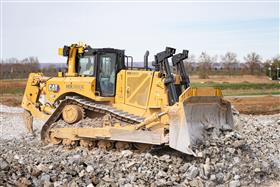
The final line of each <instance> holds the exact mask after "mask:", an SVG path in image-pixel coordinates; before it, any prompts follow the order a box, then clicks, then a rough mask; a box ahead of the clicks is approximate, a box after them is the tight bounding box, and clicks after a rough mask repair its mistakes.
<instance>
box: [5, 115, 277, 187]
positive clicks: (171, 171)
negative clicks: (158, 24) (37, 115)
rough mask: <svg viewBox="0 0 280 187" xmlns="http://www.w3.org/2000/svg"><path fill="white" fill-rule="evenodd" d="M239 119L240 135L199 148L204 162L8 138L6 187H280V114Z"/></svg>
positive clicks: (224, 135)
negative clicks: (273, 185) (273, 186)
mask: <svg viewBox="0 0 280 187" xmlns="http://www.w3.org/2000/svg"><path fill="white" fill-rule="evenodd" d="M13 115H16V116H18V113H14V114H11V113H5V112H2V113H1V116H2V117H4V118H5V121H4V124H5V126H2V127H3V129H4V130H3V132H5V134H6V133H17V135H18V134H19V132H15V131H14V130H11V131H10V128H7V127H6V125H10V126H17V127H19V129H21V127H20V126H23V124H22V121H21V120H20V119H19V118H16V117H15V119H17V120H18V121H13V120H15V119H13V118H10V117H7V116H13ZM234 118H235V128H236V129H235V130H234V131H228V132H219V131H212V132H208V133H209V135H211V136H209V139H208V140H207V141H206V142H205V145H201V146H200V147H197V153H198V155H199V157H198V158H195V157H192V156H189V155H184V154H181V153H179V152H177V151H174V150H171V149H169V148H166V147H161V148H159V147H158V148H155V149H152V150H151V151H149V152H145V153H137V152H133V151H131V150H124V151H121V152H118V151H116V150H110V151H102V150H99V149H97V148H94V149H92V150H87V149H85V148H82V147H77V148H75V149H73V150H65V149H64V148H63V147H62V146H51V145H47V146H43V145H42V144H41V143H40V137H39V131H38V130H37V131H36V133H35V135H27V134H25V135H22V136H20V137H18V136H17V137H14V138H11V137H10V136H6V135H4V134H3V132H2V134H1V139H0V152H1V156H0V186H1V185H2V186H15V185H19V186H46V187H47V186H70V187H76V186H88V187H90V186H126V187H130V186H177V185H179V186H196V187H203V186H209V187H210V186H213V187H214V186H229V187H238V186H262V185H264V184H268V183H270V182H276V181H280V175H279V174H280V153H279V150H280V144H279V142H280V132H279V131H280V114H277V115H269V116H249V115H235V116H234ZM9 120H12V121H9ZM2 122H3V121H2V120H1V125H2ZM37 126H38V127H37V128H39V126H40V124H38V125H37ZM19 131H21V130H19Z"/></svg>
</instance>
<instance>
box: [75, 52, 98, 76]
mask: <svg viewBox="0 0 280 187" xmlns="http://www.w3.org/2000/svg"><path fill="white" fill-rule="evenodd" d="M94 63H95V62H94V56H84V57H80V58H79V63H78V74H79V75H85V76H93V73H94V67H95V64H94Z"/></svg>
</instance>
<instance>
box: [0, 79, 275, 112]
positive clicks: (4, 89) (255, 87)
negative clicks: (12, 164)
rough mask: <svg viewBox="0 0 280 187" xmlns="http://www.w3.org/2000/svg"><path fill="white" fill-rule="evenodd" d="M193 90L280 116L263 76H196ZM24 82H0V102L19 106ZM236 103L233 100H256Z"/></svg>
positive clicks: (270, 85)
mask: <svg viewBox="0 0 280 187" xmlns="http://www.w3.org/2000/svg"><path fill="white" fill-rule="evenodd" d="M190 79H191V81H192V83H191V86H192V87H217V88H221V89H222V91H223V94H224V95H225V96H232V97H231V98H230V99H229V100H230V101H231V102H232V103H233V104H234V105H235V106H236V107H237V108H238V110H240V111H242V112H244V113H255V114H257V113H258V114H259V113H262V111H263V113H264V114H265V113H266V112H265V111H268V113H275V112H278V113H279V112H280V97H272V96H271V95H280V82H279V81H271V80H269V79H268V78H267V77H265V76H250V75H244V76H210V78H209V79H199V78H198V76H191V77H190ZM25 84H26V80H1V81H0V94H1V95H0V102H1V103H2V104H7V105H10V106H18V105H20V103H21V99H22V95H23V93H24V89H25ZM258 95H265V96H266V97H250V98H248V97H246V98H243V99H240V98H238V99H235V98H234V96H258ZM273 111H274V112H273Z"/></svg>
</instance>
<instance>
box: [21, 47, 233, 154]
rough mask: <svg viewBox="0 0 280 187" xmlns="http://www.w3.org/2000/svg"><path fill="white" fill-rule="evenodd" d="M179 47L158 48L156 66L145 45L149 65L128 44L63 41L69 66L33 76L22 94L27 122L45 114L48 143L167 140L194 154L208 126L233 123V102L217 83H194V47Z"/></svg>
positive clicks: (122, 145) (140, 144)
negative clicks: (137, 63)
mask: <svg viewBox="0 0 280 187" xmlns="http://www.w3.org/2000/svg"><path fill="white" fill-rule="evenodd" d="M175 51H176V50H175V49H174V48H170V47H167V48H166V49H165V51H162V52H160V53H157V54H156V55H155V60H154V61H153V68H151V67H148V61H147V59H148V51H147V53H146V54H145V58H144V59H145V60H144V66H143V67H137V68H136V67H133V58H132V57H130V56H126V55H125V53H124V50H119V49H112V48H91V47H90V46H88V45H83V44H72V45H71V46H64V47H63V48H60V49H59V54H60V55H63V56H65V57H67V70H66V71H65V72H58V76H57V77H46V76H44V75H43V74H42V73H31V74H30V75H29V78H28V81H27V85H26V89H25V93H24V97H23V101H22V107H23V108H24V109H25V121H26V125H27V127H28V129H29V130H30V131H32V121H33V117H36V118H41V119H44V120H45V121H46V122H45V124H44V125H43V127H42V130H41V139H42V141H43V142H44V143H46V144H48V143H51V144H60V143H61V144H64V145H65V146H69V147H73V146H76V145H81V146H85V147H88V148H91V147H94V146H97V147H99V148H100V149H110V148H116V149H127V148H131V149H140V150H146V149H148V148H149V147H151V146H152V145H167V146H169V147H171V148H173V149H176V150H178V151H180V152H183V153H187V154H191V155H196V152H195V151H194V148H195V146H196V145H197V144H200V143H203V141H204V139H205V134H206V131H207V130H208V129H213V128H217V129H231V128H232V127H233V117H232V111H231V106H230V103H229V102H227V101H226V100H224V99H223V98H222V93H221V90H220V89H218V88H191V87H190V85H189V84H190V81H189V77H188V75H187V72H186V70H185V68H184V64H183V60H184V59H186V58H187V57H188V51H187V50H183V52H182V53H178V54H175ZM169 58H171V62H172V63H171V62H169V61H168V59H169Z"/></svg>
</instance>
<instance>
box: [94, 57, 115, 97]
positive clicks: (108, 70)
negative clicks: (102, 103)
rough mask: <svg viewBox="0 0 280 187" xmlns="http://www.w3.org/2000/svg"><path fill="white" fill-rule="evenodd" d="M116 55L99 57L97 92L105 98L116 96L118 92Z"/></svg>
mask: <svg viewBox="0 0 280 187" xmlns="http://www.w3.org/2000/svg"><path fill="white" fill-rule="evenodd" d="M116 58H117V56H116V53H105V52H104V53H100V54H99V55H98V74H97V85H98V86H97V90H98V92H99V93H100V95H101V96H103V97H113V96H115V90H116V73H117V72H116V70H117V63H116Z"/></svg>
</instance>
